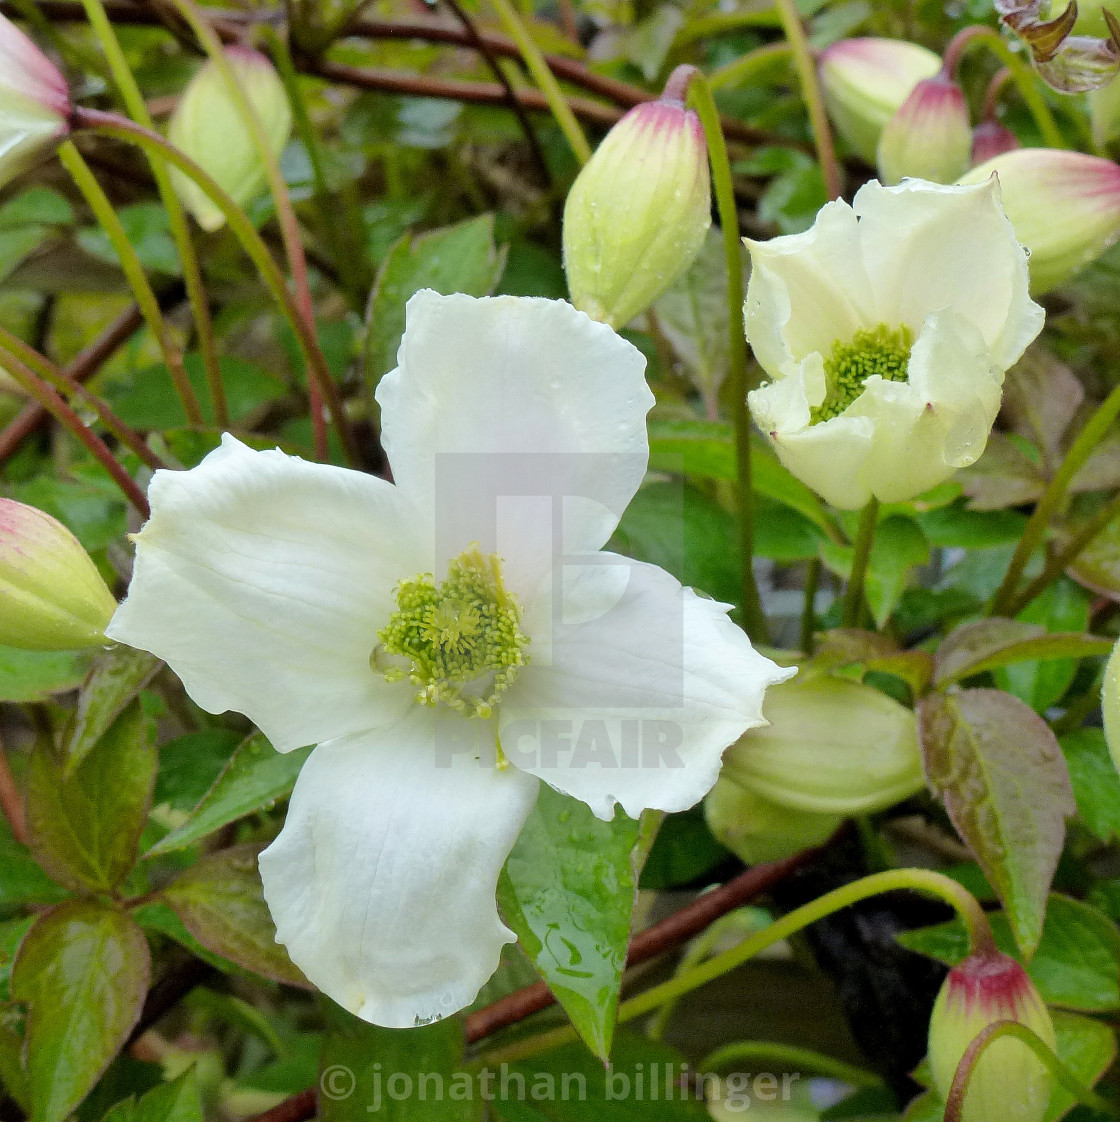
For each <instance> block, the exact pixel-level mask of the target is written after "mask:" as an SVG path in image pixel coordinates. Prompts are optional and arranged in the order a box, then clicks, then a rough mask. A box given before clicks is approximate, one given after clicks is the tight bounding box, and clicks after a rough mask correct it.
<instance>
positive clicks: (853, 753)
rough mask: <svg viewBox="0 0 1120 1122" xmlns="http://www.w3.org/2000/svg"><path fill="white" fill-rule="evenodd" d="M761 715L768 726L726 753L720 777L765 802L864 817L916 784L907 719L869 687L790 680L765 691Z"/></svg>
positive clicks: (917, 763)
mask: <svg viewBox="0 0 1120 1122" xmlns="http://www.w3.org/2000/svg"><path fill="white" fill-rule="evenodd" d="M762 712H763V716H764V717H766V719H767V720H768V721H769V722H770V724H769V726H767V727H763V728H758V729H751V730H750V731H748V732H746V733H744V734H743V735H742V736H741V737H740V738H739V740H738V741H737V742H736V743H735V744H733V745H732V746H731V747H730V748H729V749H728V750H727V753H726V754H725V756H724V761H723V775H724V776H725V777H726V778H728V779H730V780H732V781H734V782H735V783H738V784H739V785H740V786H742V787H747V788H749V789H750V790H752V791H754V792H755V793H756V794H759V795H762V796H763V797H764V798H767V799H769V800H771V801H772V802H775V803H778V804H779V805H781V806H785V807H792V808H793V809H795V810H805V811H811V812H813V813H815V814H839V815H848V814H866V813H868V812H870V811H874V810H882V809H883V808H884V807H888V806H892V805H893V804H894V803H897V802H899V801H900V800H902V799H905V798H907V797H908V796H910V795H912V794H914V792H915V791H918V790H920V789H921V788H922V786H923V785H924V781H923V779H922V764H921V756H920V753H919V750H918V728H917V721H916V720H915V718H914V714H913V712H912V711H911V710H909V709H907V708H906V707H905V706H904V705H900V704H899V703H898V702H897V701H895V700H894V699H893V698H890V697H887V695H886V694H885V693H881V692H880V691H879V690H876V689H873V688H872V687H871V686H865V685H863V684H862V683H860V682H855V681H852V680H851V679H850V678H836V677H832V676H830V675H816V676H810V677H798V678H796V679H795V680H794V681H792V682H784V683H781V684H779V685H777V686H772V687H771V688H770V689H768V690H767V691H766V700H765V701H764V702H763V705H762Z"/></svg>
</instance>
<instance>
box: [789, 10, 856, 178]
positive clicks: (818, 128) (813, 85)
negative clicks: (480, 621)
mask: <svg viewBox="0 0 1120 1122" xmlns="http://www.w3.org/2000/svg"><path fill="white" fill-rule="evenodd" d="M775 7H776V8H777V10H778V17H779V18H780V19H781V21H782V30H783V31H784V32H785V36H786V42H788V43H789V46H790V50H792V51H793V61H794V65H795V66H796V67H797V76H798V78H799V79H800V82H801V96H802V98H803V99H804V101H805V108H806V109H807V110H808V112H809V126H810V128H811V129H812V130H813V143H814V144H815V145H816V149H817V159H818V160H820V164H821V171H822V173H823V174H824V184H825V188H826V189H827V190H828V197H829V198H830V199H838V198H840V196H841V195H842V194H843V193H844V177H843V173H842V172H841V170H840V162H839V160H837V158H836V146H835V145H834V144H833V142H832V126H831V125H829V123H828V114H827V113H826V112H825V108H824V98H823V97H822V96H821V85H820V81H819V80H818V78H817V64H816V62H815V61H814V59H813V53H812V51H811V50H810V49H809V40H808V39H807V38H806V37H805V25H804V24H803V23H802V22H801V14H800V12H798V10H797V2H796V0H775Z"/></svg>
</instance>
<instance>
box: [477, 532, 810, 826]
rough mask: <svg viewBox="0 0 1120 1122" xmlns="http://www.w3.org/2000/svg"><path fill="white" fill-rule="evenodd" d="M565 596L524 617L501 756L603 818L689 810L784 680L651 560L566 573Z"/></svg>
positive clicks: (720, 608) (722, 617)
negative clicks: (524, 657) (524, 636)
mask: <svg viewBox="0 0 1120 1122" xmlns="http://www.w3.org/2000/svg"><path fill="white" fill-rule="evenodd" d="M568 568H569V570H571V571H569V572H567V573H565V577H566V578H567V579H566V580H565V581H564V585H565V587H564V588H563V589H562V590H561V591H557V592H555V593H552V592H550V593H548V594H543V595H541V596H539V597H538V598H537V599H536V600H535V601H534V602H533V603H532V604H531V605H530V606H529V609H528V611H527V613H526V628H527V630H528V632H529V634H530V635H532V636H533V643H532V645H531V647H530V649H529V655H530V662H529V665H528V666H527V667H526V668H525V669H524V670H522V671H521V673H520V675H519V677H518V679H517V681H516V682H515V683H514V685H513V687H512V688H511V689H510V692H509V693H508V694H507V695H506V697H505V698H504V699H503V702H502V705H501V711H500V714H499V719H500V724H501V744H502V750H503V751H504V752H505V754H506V756H507V758H508V759H509V761H510V762H511V763H512V764H513V765H514V766H515V767H518V768H521V769H522V770H524V771H528V772H530V773H531V774H533V775H536V776H539V777H540V778H541V779H543V780H544V781H545V782H546V783H548V784H550V785H551V786H553V787H555V788H557V789H558V790H560V791H563V792H565V793H566V794H569V795H573V796H574V797H575V798H577V799H580V800H582V801H583V802H585V803H587V805H588V806H589V807H590V808H591V809H592V811H593V812H594V813H595V814H596V815H597V816H598V817H600V818H603V819H606V820H609V819H610V818H611V817H612V815H613V813H614V804H615V802H618V803H620V804H621V805H622V808H623V809H624V810H625V811H626V813H627V814H629V815H631V816H632V817H635V818H636V817H637V816H638V815H639V814H641V812H642V811H643V810H645V809H647V808H653V809H657V810H666V811H677V810H684V809H686V808H687V807H690V806H692V805H694V804H695V803H696V802H698V801H699V800H700V799H701V798H703V796H704V794H705V793H706V792H707V791H708V789H709V788H710V787H711V786H712V784H713V783H715V781H716V777H717V775H718V774H719V769H720V760H721V757H722V755H723V751H724V749H725V748H726V747H727V746H728V745H729V744H731V743H732V742H733V741H735V740H736V739H738V737H739V736H740V735H742V733H743V732H744V731H746V730H747V729H749V728H754V727H755V726H757V725H761V724H764V723H765V721H764V719H763V716H762V697H763V694H764V692H765V690H766V687H767V686H770V685H773V684H774V683H775V682H781V681H784V680H785V679H786V678H789V677H791V676H792V675H793V673H794V671H793V670H785V669H782V668H780V667H778V666H776V665H775V664H774V663H772V662H771V661H770V660H769V659H766V658H763V657H762V655H760V654H758V653H757V652H756V651H755V650H754V649H753V648H752V647H751V644H750V640H749V639H748V638H747V637H746V635H745V634H744V633H743V632H742V631H741V630H740V629H739V628H737V627H736V626H735V625H734V624H733V623H732V622H731V621H730V620H729V619H728V618H727V611H728V608H727V605H726V604H719V603H716V602H715V601H713V600H706V599H703V598H702V597H700V596H698V595H697V594H696V593H695V592H693V591H692V589H689V588H682V587H681V585H680V584H679V583H678V581H677V580H676V579H675V578H674V577H672V576H670V575H669V574H668V573H666V572H665V571H664V570H662V569H659V568H657V567H656V566H654V565H646V564H642V563H640V562H636V561H632V560H630V559H629V558H625V557H619V556H617V555H615V554H610V553H603V554H600V555H599V556H598V557H597V558H595V559H594V561H593V562H592V563H589V564H587V565H579V566H569V567H568Z"/></svg>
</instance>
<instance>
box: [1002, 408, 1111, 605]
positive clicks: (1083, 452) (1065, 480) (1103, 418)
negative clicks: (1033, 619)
mask: <svg viewBox="0 0 1120 1122" xmlns="http://www.w3.org/2000/svg"><path fill="white" fill-rule="evenodd" d="M1118 415H1120V386H1117V387H1116V388H1115V389H1114V390H1113V391H1112V393H1110V394H1109V395H1108V397H1106V398H1105V399H1104V401H1103V402H1101V404H1100V405H1099V406H1098V408H1097V411H1096V412H1095V413H1094V414H1093V415H1092V417H1090V418H1089V420H1088V422H1087V423H1086V425H1085V427H1084V428H1083V429H1082V430H1081V431H1080V432H1079V433H1078V434H1077V439H1076V440H1075V441H1074V442H1073V443H1072V444H1071V445H1070V448H1069V451H1068V452H1067V453H1066V455H1065V459H1064V460H1062V462H1061V464H1060V465H1059V466H1058V470H1057V471H1056V472H1055V473H1054V478H1053V479H1051V480H1050V483H1049V484H1048V485H1047V487H1046V490H1045V491H1044V492H1043V494H1042V498H1040V499H1039V500H1038V504H1037V505H1036V506H1035V508H1034V511H1033V512H1032V513H1031V516H1030V518H1029V519H1028V520H1027V524H1026V526H1025V527H1024V529H1023V534H1022V537H1020V538H1019V542H1018V544H1017V545H1016V546H1015V552H1014V553H1013V554H1012V556H1011V561H1010V562H1009V563H1008V566H1007V572H1006V573H1005V574H1004V578H1003V582H1002V583H1001V584H1000V586H999V588H998V589H997V590H996V594H995V596H994V597H992V603H991V607H990V609H989V612H988V614H989V615H996V616H1006V615H1009V614H1010V608H1011V605H1012V602H1013V597H1014V594H1015V590H1016V589H1017V588H1018V587H1019V581H1020V580H1021V579H1022V576H1023V571H1024V570H1025V569H1026V567H1027V562H1028V561H1030V558H1031V554H1032V553H1034V551H1035V550H1036V549H1037V548H1038V546H1039V545H1041V544H1042V541H1043V538H1044V537H1045V535H1046V531H1047V529H1048V528H1049V525H1050V519H1051V518H1052V517H1053V516H1054V514H1055V512H1056V511H1057V509H1058V507H1059V506H1060V505H1061V503H1062V500H1063V499H1064V498H1065V495H1066V491H1067V489H1068V488H1069V485H1070V483H1071V482H1072V480H1073V477H1074V476H1075V475H1076V474H1077V472H1078V470H1079V469H1080V468H1081V465H1082V464H1084V463H1085V461H1086V460H1087V459H1088V458H1089V455H1090V454H1091V453H1092V451H1093V449H1094V448H1096V446H1097V445H1098V444H1099V443H1100V442H1101V441H1102V440H1103V439H1104V437H1105V435H1106V434H1107V433H1108V430H1109V429H1110V428H1111V427H1112V422H1113V421H1115V420H1116V418H1117V416H1118Z"/></svg>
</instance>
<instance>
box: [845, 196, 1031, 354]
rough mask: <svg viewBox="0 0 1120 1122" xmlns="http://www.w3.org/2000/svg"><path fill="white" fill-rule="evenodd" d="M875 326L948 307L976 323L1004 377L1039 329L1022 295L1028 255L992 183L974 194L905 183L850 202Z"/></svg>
mask: <svg viewBox="0 0 1120 1122" xmlns="http://www.w3.org/2000/svg"><path fill="white" fill-rule="evenodd" d="M853 206H854V208H855V211H856V213H857V214H859V216H860V243H861V248H862V252H863V261H864V266H865V268H866V270H867V275H868V277H869V278H870V280H871V285H872V288H873V290H874V294H875V307H876V310H877V312H878V319H877V321H876V322H877V323H885V324H887V325H888V326H889V327H895V326H898V325H899V324H907V325H908V326H909V327H910V328H911V329H912V330H913V331H914V333H915V335H917V334H918V332H919V331H920V330H921V328H922V326H923V324H924V323H925V320H926V317H927V316H929V315H931V314H932V313H934V312H939V311H942V310H945V309H951V310H953V311H955V312H957V313H959V315H960V316H961V317H962V318H963V319H965V320H968V321H969V322H971V323H972V324H974V325H975V326H976V327H977V328H978V329H979V331H980V334H981V335H982V336H983V338H984V342H985V343H986V345H987V347H988V350H989V352H990V353H991V356H992V362H993V363H994V364H995V365H996V366H997V367H999V369H1001V370H1007V369H1008V368H1009V367H1010V366H1011V365H1012V363H1014V362H1015V361H1016V360H1017V359H1018V358H1019V356H1020V355H1021V354H1022V353H1023V351H1024V350H1025V349H1026V347H1027V344H1028V343H1030V341H1031V340H1032V339H1033V338H1034V337H1035V336H1036V335H1037V334H1038V333H1039V331H1041V330H1042V324H1043V320H1044V318H1045V316H1044V312H1043V310H1042V308H1040V307H1039V306H1038V305H1037V304H1036V303H1035V302H1034V301H1033V300H1032V299H1031V298H1030V296H1029V295H1028V291H1027V288H1028V273H1027V255H1026V253H1025V251H1024V250H1023V248H1022V246H1020V245H1019V243H1018V241H1017V240H1016V238H1015V231H1014V230H1013V229H1012V227H1011V223H1010V222H1009V221H1008V219H1007V217H1006V215H1005V214H1004V213H1003V208H1002V207H1001V206H1000V202H999V184H998V183H997V182H996V180H995V178H994V177H993V178H992V179H989V180H988V181H987V182H985V183H980V184H976V185H975V186H970V187H960V186H943V185H941V184H937V183H926V182H923V181H920V180H908V181H906V182H904V183H902V184H901V185H900V186H898V187H883V186H881V185H880V184H879V183H875V182H871V183H867V184H865V185H864V186H863V187H861V188H860V189H859V191H858V192H857V193H856V197H855V200H854V202H853Z"/></svg>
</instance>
